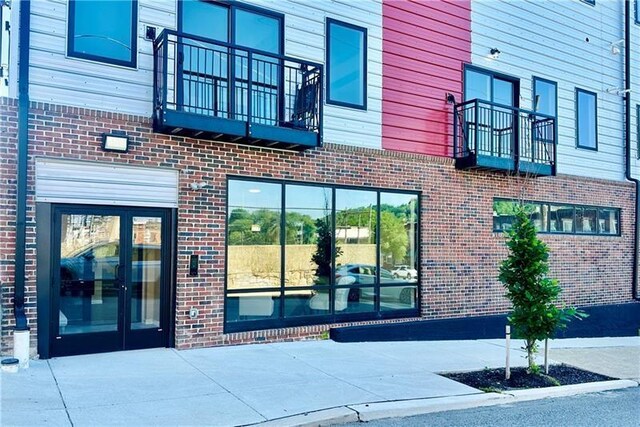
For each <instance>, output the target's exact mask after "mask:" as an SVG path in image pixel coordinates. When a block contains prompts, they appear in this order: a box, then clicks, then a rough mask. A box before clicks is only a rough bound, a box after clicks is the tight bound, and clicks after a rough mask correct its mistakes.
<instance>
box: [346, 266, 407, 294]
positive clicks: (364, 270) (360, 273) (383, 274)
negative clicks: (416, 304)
mask: <svg viewBox="0 0 640 427" xmlns="http://www.w3.org/2000/svg"><path fill="white" fill-rule="evenodd" d="M345 276H352V277H354V278H355V282H354V283H353V285H354V286H355V285H360V286H362V285H370V286H373V285H374V284H375V280H376V266H374V265H368V264H345V265H342V266H339V267H338V268H336V282H337V281H338V280H339V279H340V278H341V277H345ZM415 276H416V278H417V272H416V275H415ZM407 280H411V279H410V278H409V279H399V278H397V277H394V274H393V273H392V272H390V271H389V270H386V269H384V268H381V269H380V286H381V287H380V300H381V301H395V302H400V303H402V304H411V303H412V302H413V299H414V293H415V286H408V287H403V286H398V285H400V284H402V283H406V281H407ZM393 285H396V286H393ZM373 290H374V288H373V287H371V288H367V287H363V288H361V289H352V290H351V291H350V292H349V301H357V300H358V298H359V296H369V297H373V294H374V291H373Z"/></svg>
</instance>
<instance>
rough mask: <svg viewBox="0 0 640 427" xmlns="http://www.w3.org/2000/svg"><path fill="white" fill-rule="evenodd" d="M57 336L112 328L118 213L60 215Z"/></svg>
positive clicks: (117, 273) (117, 298) (115, 318)
mask: <svg viewBox="0 0 640 427" xmlns="http://www.w3.org/2000/svg"><path fill="white" fill-rule="evenodd" d="M59 248H60V264H59V269H60V289H59V296H60V299H59V313H58V315H59V324H58V326H59V335H71V334H84V333H93V332H115V331H117V330H118V318H119V316H118V314H119V313H118V309H119V304H120V291H121V281H120V279H121V276H120V274H121V269H120V266H121V265H122V263H121V261H120V258H121V257H120V217H119V216H111V215H91V214H63V215H61V235H60V247H59Z"/></svg>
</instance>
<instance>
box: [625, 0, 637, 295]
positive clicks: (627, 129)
mask: <svg viewBox="0 0 640 427" xmlns="http://www.w3.org/2000/svg"><path fill="white" fill-rule="evenodd" d="M624 76H625V81H624V89H625V93H624V116H625V117H624V120H625V154H626V164H625V166H626V168H625V178H626V179H627V181H631V182H633V183H634V184H635V185H636V209H635V221H634V230H635V231H634V238H633V268H632V271H633V277H632V279H631V296H632V297H633V299H635V300H640V297H639V296H638V234H639V232H640V225H639V223H638V219H639V218H638V213H639V212H640V194H638V190H639V189H640V181H638V180H637V179H636V178H634V177H633V176H632V174H631V0H625V2H624Z"/></svg>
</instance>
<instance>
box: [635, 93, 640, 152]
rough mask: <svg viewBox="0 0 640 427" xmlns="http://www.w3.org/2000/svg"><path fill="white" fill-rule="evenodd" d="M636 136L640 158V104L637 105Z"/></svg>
mask: <svg viewBox="0 0 640 427" xmlns="http://www.w3.org/2000/svg"><path fill="white" fill-rule="evenodd" d="M636 138H637V148H638V152H637V155H638V158H639V159H640V104H638V105H636Z"/></svg>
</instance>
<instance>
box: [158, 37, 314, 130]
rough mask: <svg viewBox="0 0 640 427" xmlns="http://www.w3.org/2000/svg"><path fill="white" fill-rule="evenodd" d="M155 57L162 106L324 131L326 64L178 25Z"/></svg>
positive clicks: (164, 38)
mask: <svg viewBox="0 0 640 427" xmlns="http://www.w3.org/2000/svg"><path fill="white" fill-rule="evenodd" d="M154 62H155V70H154V71H155V73H156V76H155V79H154V86H158V87H156V89H155V91H156V93H155V94H154V107H155V108H156V109H158V110H161V111H165V112H166V111H168V110H171V111H174V112H178V113H183V114H192V115H197V116H199V117H201V118H202V117H204V118H206V117H215V118H220V119H230V120H237V121H244V122H247V123H248V124H249V125H251V124H252V123H253V124H256V125H257V124H260V125H266V126H274V127H282V128H289V129H294V130H302V131H308V132H315V133H318V134H320V133H321V130H322V65H321V64H318V63H314V62H310V61H303V60H300V59H296V58H292V57H288V56H284V55H276V54H273V53H270V52H265V51H261V50H258V49H251V48H247V47H243V46H239V45H233V44H230V43H226V42H221V41H217V40H212V39H207V38H203V37H200V36H196V35H192V34H185V33H178V32H176V31H173V30H164V31H162V33H161V34H160V35H159V36H158V38H157V39H156V41H155V42H154ZM171 65H173V66H171Z"/></svg>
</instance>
